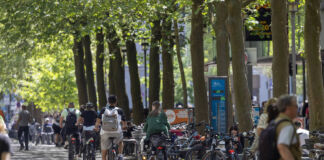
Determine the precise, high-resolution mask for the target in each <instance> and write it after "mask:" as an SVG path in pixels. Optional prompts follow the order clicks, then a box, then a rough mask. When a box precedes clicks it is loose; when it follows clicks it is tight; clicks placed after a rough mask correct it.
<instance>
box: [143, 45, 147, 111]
mask: <svg viewBox="0 0 324 160" xmlns="http://www.w3.org/2000/svg"><path fill="white" fill-rule="evenodd" d="M144 78H145V108H147V88H146V86H147V82H146V48H145V49H144Z"/></svg>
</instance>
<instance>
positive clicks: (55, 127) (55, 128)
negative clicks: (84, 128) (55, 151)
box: [52, 113, 63, 147]
mask: <svg viewBox="0 0 324 160" xmlns="http://www.w3.org/2000/svg"><path fill="white" fill-rule="evenodd" d="M52 127H53V131H54V143H55V145H56V147H60V146H61V145H62V143H63V142H62V136H61V135H60V133H61V128H60V114H58V113H55V114H54V123H53V126H52Z"/></svg>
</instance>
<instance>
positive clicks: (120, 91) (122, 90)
mask: <svg viewBox="0 0 324 160" xmlns="http://www.w3.org/2000/svg"><path fill="white" fill-rule="evenodd" d="M107 29H109V33H108V39H107V41H108V46H109V47H108V48H109V52H110V54H111V55H112V57H111V58H110V63H111V68H110V70H112V73H113V74H112V75H109V76H110V77H109V81H112V82H113V84H112V85H113V87H114V91H115V94H116V96H117V98H118V106H119V107H120V108H122V109H123V110H124V113H125V115H126V118H127V119H129V118H130V112H129V102H128V97H127V94H126V87H125V71H124V68H123V66H124V65H123V63H122V62H123V59H122V56H121V54H120V46H119V41H120V40H119V38H118V37H117V33H116V31H115V30H114V29H113V28H112V27H109V28H107ZM111 76H112V77H111ZM109 84H111V83H109Z"/></svg>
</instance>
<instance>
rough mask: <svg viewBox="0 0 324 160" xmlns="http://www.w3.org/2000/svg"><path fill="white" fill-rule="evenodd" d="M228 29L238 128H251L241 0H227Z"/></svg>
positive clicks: (245, 129)
mask: <svg viewBox="0 0 324 160" xmlns="http://www.w3.org/2000/svg"><path fill="white" fill-rule="evenodd" d="M228 2H229V3H228V13H229V14H228V29H229V30H228V31H229V34H230V37H231V38H230V42H231V46H232V67H233V82H234V97H235V108H236V113H237V118H238V121H239V123H240V124H239V126H240V129H242V130H243V131H249V130H251V129H252V125H253V123H252V115H251V111H252V104H251V94H250V91H249V87H248V81H247V76H246V66H245V64H244V59H245V58H244V41H243V23H242V17H241V14H242V12H241V8H242V7H241V6H242V4H241V0H228Z"/></svg>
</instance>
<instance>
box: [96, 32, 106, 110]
mask: <svg viewBox="0 0 324 160" xmlns="http://www.w3.org/2000/svg"><path fill="white" fill-rule="evenodd" d="M96 40H97V53H96V73H97V92H98V98H99V109H101V108H103V107H104V106H106V104H107V95H106V87H105V73H104V58H105V56H104V49H105V48H104V47H105V45H104V34H103V32H102V28H101V29H99V30H98V31H97V34H96Z"/></svg>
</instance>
